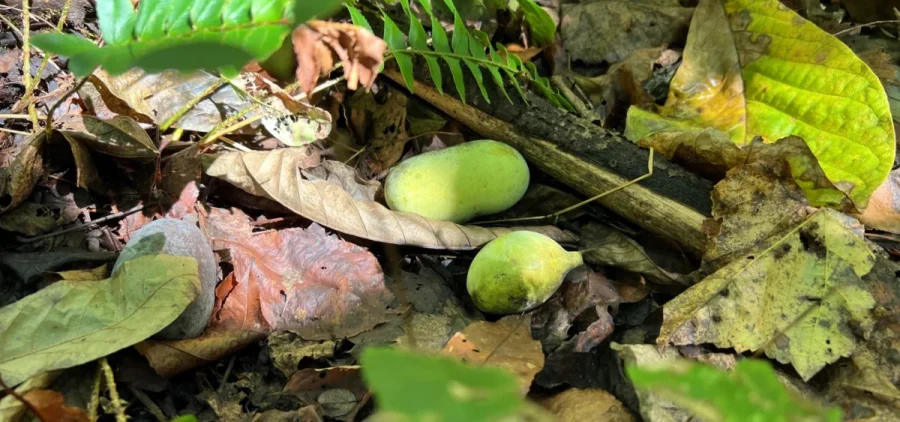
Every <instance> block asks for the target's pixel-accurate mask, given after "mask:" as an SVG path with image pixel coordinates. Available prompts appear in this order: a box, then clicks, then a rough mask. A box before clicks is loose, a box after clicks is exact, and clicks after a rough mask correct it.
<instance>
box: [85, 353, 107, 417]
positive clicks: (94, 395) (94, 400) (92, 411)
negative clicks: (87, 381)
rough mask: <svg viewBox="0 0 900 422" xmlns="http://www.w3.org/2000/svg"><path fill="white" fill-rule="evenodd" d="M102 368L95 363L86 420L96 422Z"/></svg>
mask: <svg viewBox="0 0 900 422" xmlns="http://www.w3.org/2000/svg"><path fill="white" fill-rule="evenodd" d="M102 372H103V370H102V369H101V368H100V365H97V372H95V373H94V386H93V387H92V388H91V401H90V403H88V420H90V421H91V422H97V419H98V418H99V415H98V412H99V409H100V379H101V378H100V377H101V375H100V374H101V373H102Z"/></svg>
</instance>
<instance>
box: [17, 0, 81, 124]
mask: <svg viewBox="0 0 900 422" xmlns="http://www.w3.org/2000/svg"><path fill="white" fill-rule="evenodd" d="M23 5H24V3H23ZM71 6H72V0H66V3H65V5H63V9H62V13H61V14H60V16H59V22H57V23H56V31H57V32H62V30H63V26H64V25H65V24H66V18H67V17H68V16H69V8H70V7H71ZM42 53H43V52H42ZM43 54H44V58H43V59H42V60H41V65H40V66H38V70H37V79H36V80H33V81H32V83H31V84H26V85H25V95H24V96H22V101H23V102H24V103H26V104H28V114H29V115H30V116H34V121H33V123H34V124H35V128H37V124H38V122H37V113H36V112H35V110H34V101H32V97H33V96H34V89H35V88H37V84H38V82H39V81H40V80H41V76H42V75H43V74H44V69H46V68H47V63H50V54H47V53H43Z"/></svg>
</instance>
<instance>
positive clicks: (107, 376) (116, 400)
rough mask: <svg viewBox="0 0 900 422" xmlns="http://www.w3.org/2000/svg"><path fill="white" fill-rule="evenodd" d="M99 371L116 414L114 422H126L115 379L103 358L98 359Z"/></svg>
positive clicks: (126, 418)
mask: <svg viewBox="0 0 900 422" xmlns="http://www.w3.org/2000/svg"><path fill="white" fill-rule="evenodd" d="M100 369H102V370H103V379H104V380H105V381H106V389H107V390H109V401H110V403H111V404H112V407H113V410H114V411H115V412H116V422H128V417H127V416H125V406H124V405H123V403H122V398H121V397H119V391H118V390H116V377H115V375H114V374H113V370H112V368H111V367H110V366H109V362H108V361H107V360H106V358H105V357H102V358H100Z"/></svg>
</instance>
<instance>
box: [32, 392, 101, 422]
mask: <svg viewBox="0 0 900 422" xmlns="http://www.w3.org/2000/svg"><path fill="white" fill-rule="evenodd" d="M22 398H23V399H25V401H27V402H28V403H30V404H31V406H32V407H34V410H37V412H38V415H39V417H40V419H41V420H44V421H54V422H87V421H88V415H87V413H85V411H84V410H83V409H79V408H77V407H70V406H66V403H65V400H64V399H63V395H62V394H60V393H59V392H57V391H53V390H32V391H29V392H27V393H25V395H24V396H22Z"/></svg>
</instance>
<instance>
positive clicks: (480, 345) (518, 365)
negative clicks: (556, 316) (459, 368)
mask: <svg viewBox="0 0 900 422" xmlns="http://www.w3.org/2000/svg"><path fill="white" fill-rule="evenodd" d="M442 353H443V354H446V355H450V356H455V357H458V358H460V359H462V360H463V361H465V362H468V363H470V364H477V365H485V366H494V367H498V368H502V369H505V370H507V371H509V372H511V373H513V374H515V375H516V377H517V378H518V379H519V385H520V387H522V392H523V393H525V392H527V391H528V389H529V388H530V387H531V381H532V380H533V379H534V376H535V375H536V374H537V373H538V372H540V371H541V368H543V367H544V352H543V351H541V342H539V341H537V340H535V339H533V338H532V337H531V316H529V315H511V316H506V317H503V318H502V319H501V320H499V321H497V322H487V321H476V322H473V323H472V324H470V325H469V326H468V327H466V328H465V329H463V330H462V331H460V332H458V333H456V334H455V335H454V336H453V337H451V338H450V341H448V342H447V345H446V346H444V349H443V350H442Z"/></svg>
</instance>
